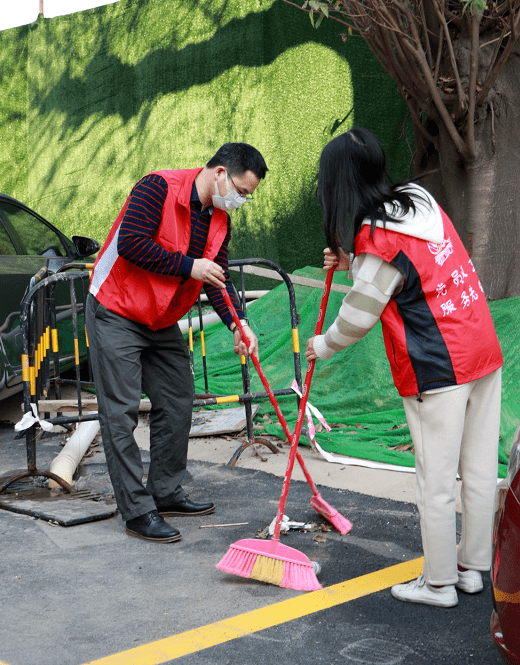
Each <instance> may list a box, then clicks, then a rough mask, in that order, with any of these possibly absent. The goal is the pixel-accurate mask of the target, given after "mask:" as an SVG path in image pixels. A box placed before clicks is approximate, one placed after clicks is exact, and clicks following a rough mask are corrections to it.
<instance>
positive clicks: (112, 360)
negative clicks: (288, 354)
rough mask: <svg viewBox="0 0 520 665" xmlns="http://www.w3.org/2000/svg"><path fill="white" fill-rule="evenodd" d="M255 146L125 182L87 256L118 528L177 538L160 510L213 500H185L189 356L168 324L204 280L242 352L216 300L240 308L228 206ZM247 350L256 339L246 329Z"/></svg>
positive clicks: (243, 192) (252, 164)
mask: <svg viewBox="0 0 520 665" xmlns="http://www.w3.org/2000/svg"><path fill="white" fill-rule="evenodd" d="M266 171H267V166H266V164H265V161H264V159H263V157H262V155H261V154H260V153H259V152H258V150H256V148H253V146H250V145H248V144H247V143H226V144H225V145H223V146H222V147H221V148H220V149H219V150H218V151H217V153H216V154H215V156H214V157H213V158H212V159H211V160H210V161H209V162H208V163H207V164H206V166H205V167H204V168H198V169H184V170H175V171H172V170H167V171H157V172H154V173H151V174H149V175H147V176H145V177H144V178H142V179H141V180H140V181H139V182H138V183H137V184H136V185H135V187H134V188H133V190H132V192H131V193H130V195H129V197H128V199H127V201H126V203H125V205H124V206H123V208H122V210H121V212H120V213H119V215H118V217H117V219H116V221H115V222H114V225H113V226H112V229H111V231H110V233H109V235H108V237H107V240H106V242H105V244H104V245H103V247H102V248H101V251H100V253H99V256H98V258H97V260H96V263H95V265H94V269H93V272H92V278H91V282H90V290H89V291H90V292H89V295H88V298H87V307H86V325H87V333H88V338H89V345H90V352H91V358H92V367H93V372H94V380H95V384H96V393H97V397H98V410H99V422H100V425H101V433H102V437H103V445H104V449H105V454H106V459H107V466H108V471H109V474H110V478H111V481H112V485H113V487H114V494H115V497H116V501H117V505H118V508H119V510H120V512H121V516H122V518H123V520H125V521H126V532H127V534H129V535H131V536H135V537H137V538H142V539H143V540H148V541H153V542H162V543H170V542H173V541H176V540H179V539H180V538H181V534H180V533H179V531H178V530H177V529H176V528H174V527H172V526H171V525H169V524H168V523H167V522H166V521H165V520H164V519H163V518H164V517H170V516H183V515H206V514H209V513H211V512H213V511H214V509H215V506H214V505H213V503H211V502H209V501H208V502H203V503H196V502H194V501H191V500H190V499H189V498H188V497H187V496H186V495H185V493H184V490H183V489H182V487H181V482H182V479H183V477H184V475H185V470H186V462H187V450H188V437H189V431H190V427H191V414H192V405H193V395H194V387H193V378H192V375H191V371H190V365H189V354H188V349H187V347H186V344H185V342H184V338H183V336H182V334H181V332H180V329H179V326H178V323H177V322H178V321H179V319H180V318H182V317H183V316H184V314H186V312H187V311H188V310H189V309H190V307H191V306H192V305H193V304H194V303H195V302H196V300H197V298H198V296H199V293H200V290H201V288H202V285H203V284H204V288H205V291H206V293H207V295H208V298H209V300H210V302H211V304H212V306H213V308H214V309H215V310H216V311H217V313H218V314H219V315H220V317H221V319H222V320H223V322H224V323H225V324H226V325H227V326H228V327H229V328H230V330H232V331H233V337H234V347H235V353H240V354H244V355H245V354H247V353H248V351H247V348H246V346H245V344H244V343H243V342H242V341H241V338H240V332H239V331H238V330H237V329H236V326H235V324H234V322H233V320H232V317H231V315H230V314H229V311H228V310H227V307H226V305H225V302H224V298H223V297H222V293H221V291H220V289H221V288H223V287H226V289H227V290H228V292H229V293H230V295H231V297H232V299H233V300H234V304H235V307H236V309H237V312H238V315H239V317H240V318H242V319H243V318H244V314H243V313H242V312H241V311H240V308H239V303H238V302H237V300H236V297H235V294H234V292H233V289H232V285H231V281H230V278H229V272H228V243H229V240H230V237H231V226H230V219H229V215H228V214H227V211H229V210H233V209H235V208H237V207H239V206H240V205H242V204H243V203H245V202H246V201H247V200H250V199H251V198H252V194H253V191H254V190H255V189H256V187H257V186H258V184H259V182H260V180H261V179H262V178H264V177H265V174H266ZM245 331H246V334H247V336H248V337H249V339H250V342H251V349H250V351H251V352H256V350H257V339H256V337H255V335H254V333H253V332H252V330H251V329H250V328H249V327H247V326H246V328H245ZM142 393H145V394H146V395H147V396H148V397H149V398H150V401H151V404H152V408H151V412H150V468H149V472H148V480H147V482H146V486H144V485H143V482H142V477H143V468H142V464H141V456H140V452H139V449H138V447H137V444H136V442H135V439H134V436H133V432H134V429H135V428H136V426H137V422H138V407H139V401H140V399H141V394H142Z"/></svg>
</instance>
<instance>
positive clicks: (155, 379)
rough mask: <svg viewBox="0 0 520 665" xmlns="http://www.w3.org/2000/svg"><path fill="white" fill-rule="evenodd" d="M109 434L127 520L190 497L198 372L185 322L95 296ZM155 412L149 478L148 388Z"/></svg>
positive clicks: (97, 377)
mask: <svg viewBox="0 0 520 665" xmlns="http://www.w3.org/2000/svg"><path fill="white" fill-rule="evenodd" d="M85 320H86V326H87V334H88V341H89V348H90V354H91V359H92V370H93V373H94V382H95V386H96V394H97V400H98V413H99V422H100V425H101V436H102V438H103V447H104V450H105V455H106V459H107V466H108V472H109V474H110V479H111V481H112V486H113V488H114V494H115V498H116V502H117V507H118V508H119V510H120V512H121V516H122V518H123V520H125V521H127V520H130V519H133V518H134V517H139V516H140V515H144V513H147V512H149V511H150V510H154V508H155V507H156V505H161V506H165V505H168V504H169V503H172V502H174V501H179V500H182V499H183V498H184V496H185V495H184V490H183V489H182V487H181V485H180V484H181V482H182V479H183V477H184V475H185V471H186V462H187V453H188V438H189V433H190V427H191V417H192V408H193V395H194V388H193V378H192V375H191V370H190V364H189V354H188V348H187V346H186V343H185V341H184V338H183V336H182V333H181V331H180V329H179V326H178V325H177V324H175V325H173V326H171V327H169V328H163V329H161V330H156V331H153V330H150V328H148V327H147V326H145V325H143V324H141V323H136V322H135V321H130V320H128V319H126V318H124V317H122V316H119V315H118V314H114V313H113V312H111V311H110V310H108V309H107V308H106V307H104V306H103V305H102V304H101V303H99V302H98V301H97V300H96V299H95V298H94V297H93V296H92V295H90V294H89V295H88V297H87V306H86V313H85ZM142 393H145V394H146V395H147V396H148V397H149V398H150V402H151V404H152V408H151V412H150V469H149V472H148V480H147V483H146V487H145V486H144V485H143V483H142V478H143V466H142V463H141V454H140V451H139V448H138V446H137V444H136V442H135V438H134V430H135V428H136V427H137V422H138V409H139V402H140V400H141V394H142Z"/></svg>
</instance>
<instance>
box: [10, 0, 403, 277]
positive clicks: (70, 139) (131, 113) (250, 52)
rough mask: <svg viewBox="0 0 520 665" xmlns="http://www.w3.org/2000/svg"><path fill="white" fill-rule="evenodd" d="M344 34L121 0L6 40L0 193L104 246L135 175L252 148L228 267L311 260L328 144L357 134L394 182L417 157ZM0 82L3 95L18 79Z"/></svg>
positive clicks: (397, 101)
mask: <svg viewBox="0 0 520 665" xmlns="http://www.w3.org/2000/svg"><path fill="white" fill-rule="evenodd" d="M339 33H340V29H339V26H338V25H337V24H334V23H332V22H329V23H327V22H325V23H323V24H322V26H321V27H320V29H319V30H317V31H316V30H314V29H313V28H312V26H311V25H310V22H309V19H308V16H307V15H305V14H304V13H302V12H298V11H297V10H295V9H294V8H291V7H289V6H288V5H286V4H285V3H283V2H281V1H280V0H254V1H251V2H247V3H246V2H243V0H198V1H197V2H195V1H194V0H191V1H187V0H120V2H118V3H116V4H113V5H108V6H105V7H102V8H98V9H94V10H89V11H85V12H81V13H78V14H73V15H69V16H65V17H59V18H54V19H43V18H40V19H39V20H38V21H37V22H36V23H35V24H33V25H32V26H30V28H25V29H15V30H9V31H6V32H5V33H0V46H1V47H2V48H1V55H0V61H1V62H2V67H3V64H4V63H3V61H4V59H5V60H7V59H8V60H9V62H10V63H11V67H12V68H16V67H18V69H17V71H16V94H15V95H14V96H13V101H12V102H10V105H11V106H13V108H12V109H11V106H8V105H6V103H5V102H4V101H2V102H0V105H1V116H0V117H1V119H2V123H4V122H5V120H4V118H7V116H8V115H9V117H13V118H15V120H13V122H14V124H15V126H16V129H15V130H14V131H13V133H12V134H11V135H9V140H8V141H6V142H4V141H2V143H1V144H0V190H2V191H5V192H6V193H8V194H11V195H13V196H16V197H17V198H21V199H22V200H24V201H25V202H27V203H28V204H29V205H31V206H32V207H34V208H35V209H37V210H38V211H39V212H41V213H42V214H43V215H44V216H45V217H47V218H48V219H49V220H50V221H52V222H53V223H55V224H56V225H57V226H59V227H60V228H61V229H62V230H63V231H65V232H66V233H67V234H68V235H72V234H73V233H77V234H83V235H90V236H92V237H94V238H96V239H97V240H99V241H101V242H102V241H103V240H104V239H105V237H106V235H107V233H108V230H109V229H110V227H111V225H112V222H113V220H114V219H115V217H116V215H117V213H118V211H119V209H120V208H121V206H122V204H123V203H124V201H125V199H126V196H127V194H128V192H129V190H130V188H131V187H132V185H133V184H134V183H135V182H136V181H137V180H138V179H139V178H140V177H142V176H143V175H144V174H146V173H148V172H150V171H153V170H157V169H164V168H184V167H188V168H189V167H195V166H202V165H204V163H205V162H206V161H207V160H208V159H209V158H210V157H211V156H212V155H213V154H214V152H215V151H216V150H217V149H218V147H219V146H220V145H221V144H222V143H224V142H226V141H246V142H248V143H251V144H253V145H254V146H256V147H257V148H258V149H259V150H260V151H261V152H262V153H263V155H264V157H265V159H266V161H267V164H268V167H269V173H268V174H267V177H266V180H265V181H263V182H262V184H261V186H260V187H259V188H258V190H257V193H255V200H254V201H253V202H252V203H249V204H247V205H246V206H244V207H243V208H241V209H240V210H238V211H236V212H235V213H234V214H233V228H234V236H233V240H232V245H231V256H232V257H233V258H239V257H250V256H264V257H267V258H270V259H271V260H274V261H276V262H277V263H279V264H280V265H282V266H283V267H284V268H285V269H286V270H288V271H293V270H295V269H297V268H300V267H302V266H304V265H320V263H321V251H322V248H323V245H324V237H323V232H322V229H321V216H320V212H319V206H318V204H317V201H316V199H315V196H314V190H315V178H316V172H317V164H318V159H319V155H320V152H321V150H322V148H323V146H324V145H325V144H326V143H327V142H328V141H329V140H330V139H331V138H333V137H334V136H336V135H338V134H340V133H342V132H343V131H346V130H347V129H349V128H350V127H351V126H352V125H353V124H360V125H364V126H366V127H368V128H369V129H371V130H373V131H375V132H376V133H377V134H378V135H379V136H380V137H381V139H382V141H383V143H384V145H385V147H386V148H387V150H388V152H389V154H390V155H391V158H392V159H391V164H390V169H391V170H392V171H393V172H394V174H395V175H396V177H404V176H406V174H407V169H408V163H409V160H410V152H409V148H408V146H407V143H406V141H405V140H404V139H403V138H400V135H401V128H402V125H403V122H404V118H405V115H406V108H405V105H404V102H403V100H402V99H401V97H400V95H399V94H398V92H397V90H396V89H395V84H394V83H393V82H392V81H391V80H390V79H389V78H388V77H387V76H386V74H385V73H384V72H383V70H382V69H381V67H380V66H379V64H378V63H377V62H376V61H375V59H374V58H373V56H372V55H371V54H370V52H369V51H368V50H367V49H366V47H365V45H364V43H363V42H362V40H361V39H360V38H358V37H356V36H352V37H349V38H348V40H347V42H346V43H343V42H342V40H341V38H340V35H339ZM13 36H15V38H14V39H13ZM20 37H23V38H22V39H20ZM5 44H8V45H9V49H7V50H5V48H4V45H5ZM24 54H26V62H27V67H26V70H25V71H23V67H22V66H18V65H17V64H16V63H21V62H23V61H24V57H23V55H24ZM1 85H2V90H1V92H2V95H1V96H2V99H3V100H5V92H6V89H7V91H8V92H9V87H10V86H12V85H15V84H14V83H13V84H11V83H9V80H8V77H7V76H6V75H4V76H3V78H2V83H1ZM25 90H26V91H27V92H26V94H27V97H26V99H25ZM15 99H16V101H14V100H15ZM15 108H16V109H18V110H17V111H15ZM25 109H27V112H26V121H25ZM13 113H18V116H16V117H15V116H14V115H13ZM11 124H12V123H11ZM24 130H25V136H26V140H25V141H22V140H20V139H21V137H22V136H24ZM24 146H25V147H24ZM24 150H25V152H24ZM13 161H15V162H16V166H15V167H14V168H13Z"/></svg>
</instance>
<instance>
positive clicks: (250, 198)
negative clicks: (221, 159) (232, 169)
mask: <svg viewBox="0 0 520 665" xmlns="http://www.w3.org/2000/svg"><path fill="white" fill-rule="evenodd" d="M226 173H227V174H228V176H229V179H230V180H231V182H232V183H233V186H234V188H235V189H236V191H237V194H238V195H239V196H241V197H242V198H243V199H245V200H246V201H252V200H253V195H252V194H249V193H246V194H242V192H241V191H240V190H239V189H238V187H237V186H236V183H235V181H234V180H233V178H232V177H231V175H230V173H229V171H227V170H226Z"/></svg>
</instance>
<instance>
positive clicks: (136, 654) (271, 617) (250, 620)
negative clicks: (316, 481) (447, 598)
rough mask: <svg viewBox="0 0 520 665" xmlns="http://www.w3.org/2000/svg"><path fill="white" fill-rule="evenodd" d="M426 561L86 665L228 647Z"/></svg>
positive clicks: (151, 663) (148, 662) (139, 662)
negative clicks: (224, 645)
mask: <svg viewBox="0 0 520 665" xmlns="http://www.w3.org/2000/svg"><path fill="white" fill-rule="evenodd" d="M423 561H424V558H423V557H421V558H420V559H413V560H412V561H406V562H405V563H399V564H397V565H396V566H391V567H390V568H384V569H383V570H378V571H376V572H375V573H369V574H368V575H363V576H362V577H356V578H355V579H353V580H347V581H346V582H340V583H339V584H334V585H333V586H330V587H327V588H326V589H321V591H312V592H311V593H306V594H304V595H301V596H296V597H295V598H289V599H288V600H283V601H282V602H280V603H275V604H274V605H268V606H267V607H262V608H260V609H258V610H253V611H252V612H247V613H246V614H240V615H238V616H235V617H231V618H230V619H224V620H223V621H217V622H216V623H213V624H209V625H208V626H202V627H201V628H195V629H194V630H188V631H187V632H185V633H180V634H179V635H172V636H171V637H167V638H165V639H163V640H157V642H151V643H150V644H144V645H143V646H140V647H135V648H134V649H129V650H128V651H122V652H121V653H116V654H114V655H113V656H107V657H106V658H100V659H99V660H92V661H90V662H89V663H85V665H161V664H162V663H167V662H169V661H171V660H175V659H176V658H182V656H187V655H188V654H190V653H195V652H197V651H202V650H203V649H209V648H210V647H214V646H217V645H219V644H225V643H226V642H229V641H231V640H236V639H237V638H239V637H243V636H244V635H250V634H252V633H257V632H258V631H260V630H265V629H266V628H272V627H273V626H278V625H280V624H282V623H287V622H288V621H294V620H295V619H300V618H301V617H304V616H308V615H309V614H314V613H315V612H321V611H322V610H326V609H329V608H331V607H335V606H336V605H341V604H342V603H346V602H348V601H350V600H355V599H356V598H361V597H362V596H367V595H369V594H371V593H376V592H377V591H382V590H383V589H388V588H389V587H391V586H393V585H394V584H401V583H402V582H408V581H409V580H412V579H414V578H416V577H418V576H419V575H420V574H421V573H422V567H423ZM0 665H1V664H0Z"/></svg>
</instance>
